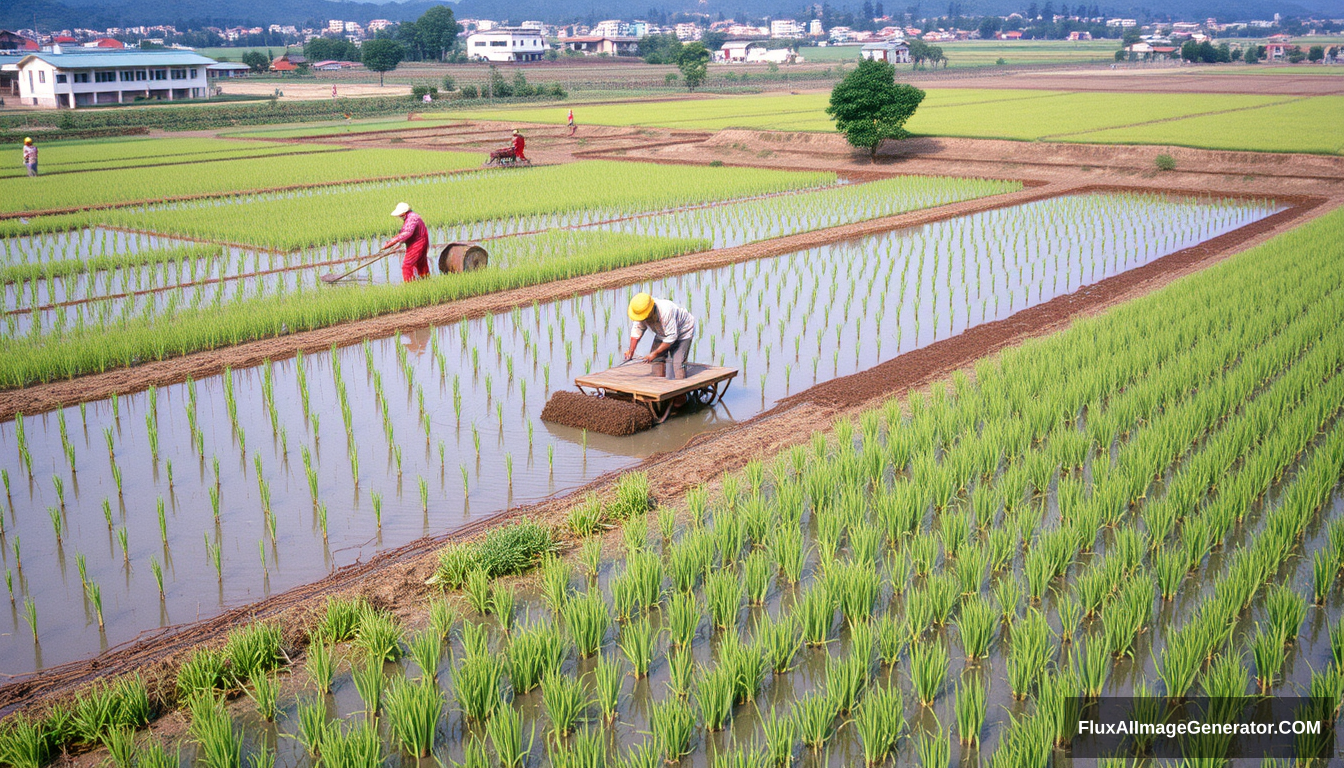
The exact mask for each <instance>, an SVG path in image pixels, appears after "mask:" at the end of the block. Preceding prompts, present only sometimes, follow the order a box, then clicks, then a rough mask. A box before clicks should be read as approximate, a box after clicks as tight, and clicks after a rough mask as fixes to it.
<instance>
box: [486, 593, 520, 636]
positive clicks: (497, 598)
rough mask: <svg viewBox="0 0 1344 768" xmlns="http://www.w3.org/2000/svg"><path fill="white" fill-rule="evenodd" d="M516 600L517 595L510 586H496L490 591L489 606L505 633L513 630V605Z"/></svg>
mask: <svg viewBox="0 0 1344 768" xmlns="http://www.w3.org/2000/svg"><path fill="white" fill-rule="evenodd" d="M516 601H517V596H516V595H515V594H514V591H513V589H512V588H508V587H497V588H495V589H493V590H492V591H491V595H490V606H491V609H492V610H493V612H494V614H495V618H497V619H498V620H499V625H500V629H502V630H504V633H505V634H508V633H509V632H511V631H512V630H513V620H514V608H513V606H514V603H515V602H516Z"/></svg>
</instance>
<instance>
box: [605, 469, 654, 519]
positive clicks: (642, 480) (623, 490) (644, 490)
mask: <svg viewBox="0 0 1344 768" xmlns="http://www.w3.org/2000/svg"><path fill="white" fill-rule="evenodd" d="M653 503H654V502H653V492H652V490H651V488H650V486H649V478H648V475H646V474H644V473H643V472H626V473H625V474H623V475H621V476H620V477H619V478H618V479H617V480H616V500H615V501H614V502H613V503H612V505H611V514H612V517H614V518H616V519H617V520H624V519H626V518H629V517H632V516H634V515H642V514H644V513H645V512H648V511H649V510H651V509H653Z"/></svg>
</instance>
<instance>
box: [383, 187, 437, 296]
mask: <svg viewBox="0 0 1344 768" xmlns="http://www.w3.org/2000/svg"><path fill="white" fill-rule="evenodd" d="M392 215H393V216H396V217H397V218H399V219H401V220H402V221H403V222H405V223H404V224H402V225H401V231H400V232H398V233H397V236H396V237H394V238H392V239H391V240H388V241H387V242H386V243H385V244H384V245H383V249H384V250H386V249H388V248H391V247H393V246H395V245H397V244H398V243H405V244H406V257H405V258H404V259H402V260H401V279H402V281H404V282H407V283H409V282H411V281H412V280H416V279H418V278H421V277H428V276H429V228H428V227H426V226H425V221H424V219H422V218H420V214H418V213H416V212H415V211H412V210H411V206H409V205H407V204H406V203H397V207H396V208H394V209H392Z"/></svg>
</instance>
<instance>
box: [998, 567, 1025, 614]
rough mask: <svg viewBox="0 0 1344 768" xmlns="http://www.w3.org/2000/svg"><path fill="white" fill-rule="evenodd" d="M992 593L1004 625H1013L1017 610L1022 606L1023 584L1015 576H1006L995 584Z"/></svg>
mask: <svg viewBox="0 0 1344 768" xmlns="http://www.w3.org/2000/svg"><path fill="white" fill-rule="evenodd" d="M992 591H993V593H994V602H995V603H996V604H997V605H998V606H999V614H1000V616H1001V617H1002V618H1003V623H1004V624H1008V625H1012V623H1013V622H1014V621H1016V619H1017V609H1018V607H1019V606H1020V605H1021V604H1022V582H1020V581H1018V580H1017V577H1016V576H1015V575H1014V576H1005V577H1004V578H1001V579H999V580H998V582H996V583H995V585H994V588H993V590H992Z"/></svg>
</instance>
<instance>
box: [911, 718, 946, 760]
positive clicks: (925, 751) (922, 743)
mask: <svg viewBox="0 0 1344 768" xmlns="http://www.w3.org/2000/svg"><path fill="white" fill-rule="evenodd" d="M936 721H937V718H935V722H936ZM915 754H916V755H918V756H919V764H920V765H921V766H922V767H923V768H947V766H948V765H949V763H950V761H951V759H952V744H951V737H950V735H949V734H948V733H947V732H945V731H943V730H942V727H941V726H938V731H937V732H936V733H935V732H931V731H920V732H919V734H918V735H916V736H915Z"/></svg>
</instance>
